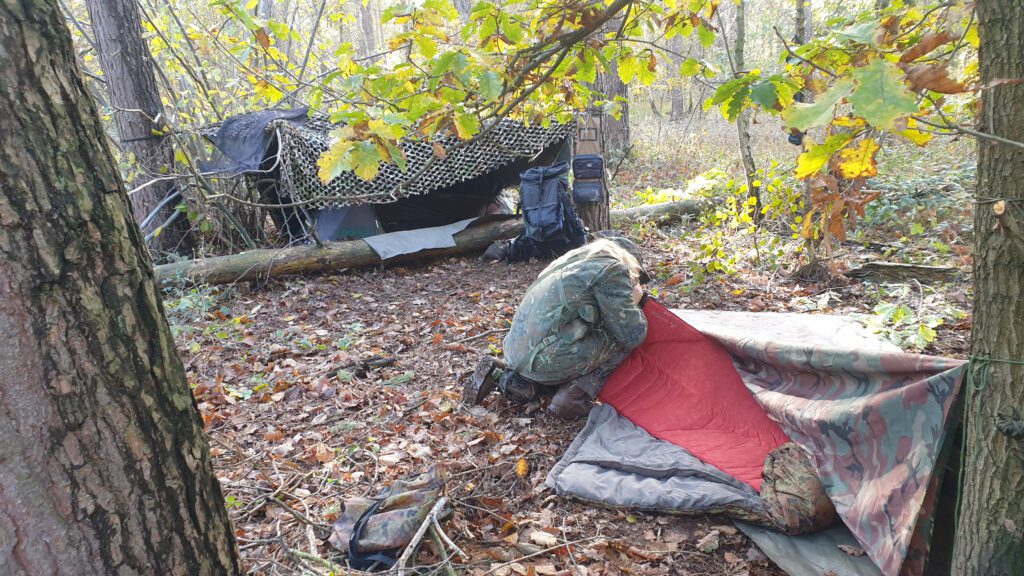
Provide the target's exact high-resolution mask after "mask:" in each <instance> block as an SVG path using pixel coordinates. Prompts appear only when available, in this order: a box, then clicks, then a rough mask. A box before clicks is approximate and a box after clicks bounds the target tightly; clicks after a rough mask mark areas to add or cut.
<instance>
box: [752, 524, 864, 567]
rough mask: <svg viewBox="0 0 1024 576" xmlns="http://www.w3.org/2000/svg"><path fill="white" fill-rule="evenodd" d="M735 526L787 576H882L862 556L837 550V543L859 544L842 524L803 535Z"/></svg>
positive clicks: (855, 546)
mask: <svg viewBox="0 0 1024 576" xmlns="http://www.w3.org/2000/svg"><path fill="white" fill-rule="evenodd" d="M736 526H737V527H738V528H739V529H740V530H743V533H744V534H746V535H747V536H749V537H750V539H751V540H753V541H754V544H756V545H757V547H758V548H760V549H761V551H762V552H764V553H765V555H767V556H768V557H769V558H771V559H772V561H773V562H775V564H776V565H777V566H778V567H779V568H782V569H783V570H785V571H786V574H789V576H824V575H825V574H829V573H832V574H835V575H836V576H882V573H881V572H880V571H879V570H878V567H877V566H875V565H874V564H872V563H871V559H870V558H868V557H867V556H866V555H863V554H862V555H860V556H852V555H850V554H847V553H845V552H841V551H840V549H839V545H840V544H843V545H846V546H851V547H853V548H859V547H860V544H858V543H857V540H856V539H855V538H854V537H853V534H851V533H850V529H849V528H847V527H846V526H842V525H840V526H836V527H835V528H831V529H829V530H826V531H824V532H819V533H817V534H809V535H807V536H787V535H786V534H780V533H779V532H772V531H771V530H768V529H767V528H762V527H760V526H754V525H753V524H747V523H746V522H736Z"/></svg>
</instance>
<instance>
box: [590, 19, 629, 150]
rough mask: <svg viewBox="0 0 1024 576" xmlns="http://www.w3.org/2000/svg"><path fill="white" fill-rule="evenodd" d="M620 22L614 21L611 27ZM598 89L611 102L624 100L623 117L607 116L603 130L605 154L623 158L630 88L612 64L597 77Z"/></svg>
mask: <svg viewBox="0 0 1024 576" xmlns="http://www.w3.org/2000/svg"><path fill="white" fill-rule="evenodd" d="M617 22H618V20H612V21H611V22H610V23H609V26H611V25H613V24H614V25H616V26H617V25H618V24H616V23H617ZM596 84H597V89H598V90H599V91H600V92H601V93H602V94H604V95H605V96H606V97H607V99H608V100H609V101H614V100H615V98H618V97H621V98H624V100H622V101H621V102H619V106H620V107H621V109H622V115H621V116H620V117H619V118H618V119H615V118H614V117H612V116H611V115H610V114H605V117H604V125H603V126H602V127H601V128H602V134H601V137H602V140H603V141H604V152H605V154H606V155H607V157H608V158H609V159H618V158H621V157H622V156H623V155H624V154H625V153H626V151H627V150H629V143H630V139H629V86H628V85H626V83H625V82H623V81H622V79H620V78H619V70H618V67H617V66H616V65H615V63H614V62H612V65H611V67H610V69H609V70H608V71H607V72H600V73H598V75H597V83H596Z"/></svg>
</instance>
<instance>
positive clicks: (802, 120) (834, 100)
mask: <svg viewBox="0 0 1024 576" xmlns="http://www.w3.org/2000/svg"><path fill="white" fill-rule="evenodd" d="M852 91H853V78H849V77H845V76H844V77H842V78H840V79H839V80H837V81H836V83H835V84H833V85H832V87H831V88H829V89H828V91H827V92H825V93H824V94H821V95H820V96H819V97H818V100H817V101H816V102H814V103H813V104H802V103H800V102H796V103H794V104H793V106H792V107H790V108H787V109H786V110H784V111H783V112H782V120H783V121H784V122H785V123H786V126H789V127H790V128H796V129H797V130H807V129H808V128H812V127H814V126H824V125H825V124H828V123H829V122H831V121H832V117H833V116H834V115H835V109H836V104H838V103H839V101H840V100H842V99H843V98H845V97H847V96H848V95H849V94H850V92H852Z"/></svg>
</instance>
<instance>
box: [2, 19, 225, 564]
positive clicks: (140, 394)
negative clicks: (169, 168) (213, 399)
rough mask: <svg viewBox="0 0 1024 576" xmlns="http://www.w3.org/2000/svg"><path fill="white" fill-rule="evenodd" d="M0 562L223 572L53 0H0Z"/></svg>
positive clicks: (215, 524) (105, 152)
mask: <svg viewBox="0 0 1024 576" xmlns="http://www.w3.org/2000/svg"><path fill="white" fill-rule="evenodd" d="M0 46H2V47H3V48H2V49H0V108H2V109H3V110H4V113H3V114H0V134H3V138H2V139H0V334H2V337H0V375H2V376H0V378H2V385H0V438H2V439H3V440H2V441H0V574H4V575H10V576H20V575H30V576H34V575H39V574H47V575H52V574H56V575H63V574H69V575H70V574H74V575H86V576H94V575H95V576H108V575H111V574H118V575H130V574H140V575H142V574H147V575H148V574H211V575H212V574H238V573H240V572H241V569H240V566H239V561H238V556H237V553H236V551H235V547H234V539H233V536H232V530H231V524H230V521H229V520H228V517H227V513H226V511H225V510H224V501H223V497H222V495H221V491H220V486H219V485H218V483H217V479H216V477H215V476H214V471H213V467H212V465H211V461H210V454H209V449H208V446H207V443H206V438H205V436H204V433H203V429H202V423H201V421H200V418H199V414H198V412H197V410H196V407H195V403H194V401H193V399H192V395H191V393H190V391H189V387H188V384H187V382H186V380H185V374H184V370H183V368H182V365H181V361H180V360H179V358H178V355H177V352H176V350H175V347H174V342H173V340H172V338H171V335H170V331H169V329H168V327H167V323H166V321H165V319H164V313H163V308H162V304H161V302H160V299H159V297H158V294H157V291H156V289H155V286H154V283H153V277H152V272H151V262H150V259H149V256H148V254H147V252H146V249H145V247H144V246H143V244H142V235H141V233H140V231H139V229H138V227H137V226H136V225H135V224H134V222H133V220H132V217H131V208H130V206H129V202H128V198H127V196H126V194H125V190H124V186H123V184H122V182H121V180H120V176H119V175H118V173H117V169H116V166H115V163H114V158H113V156H112V155H111V153H110V149H109V147H108V146H107V141H106V139H105V137H104V133H103V128H102V126H101V125H100V122H99V119H98V118H97V115H96V109H95V107H94V105H93V103H92V101H91V99H90V98H89V96H88V94H87V92H86V89H85V86H84V84H83V82H82V78H81V76H80V74H79V72H78V69H77V66H76V64H75V58H74V52H73V49H72V46H71V38H70V36H69V34H68V31H67V29H66V28H65V25H64V20H63V19H62V18H61V15H60V13H59V11H58V10H57V6H56V2H53V1H52V0H51V1H44V0H0Z"/></svg>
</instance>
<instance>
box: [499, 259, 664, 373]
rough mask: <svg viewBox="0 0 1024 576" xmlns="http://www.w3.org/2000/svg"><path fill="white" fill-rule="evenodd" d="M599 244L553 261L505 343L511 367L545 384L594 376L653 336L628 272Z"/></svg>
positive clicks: (526, 299)
mask: <svg viewBox="0 0 1024 576" xmlns="http://www.w3.org/2000/svg"><path fill="white" fill-rule="evenodd" d="M604 242H609V241H608V240H599V241H597V242H593V243H591V244H588V245H586V246H582V247H580V248H577V249H575V250H573V251H571V252H568V253H567V254H565V255H564V256H562V257H561V258H559V259H557V260H555V261H554V262H552V263H551V264H550V265H549V266H548V267H547V268H546V269H545V270H544V271H543V272H542V273H541V274H540V276H539V277H538V278H537V281H536V282H534V284H533V285H532V286H530V288H529V289H528V290H527V292H526V295H525V296H524V297H523V301H522V303H521V304H520V305H519V308H518V309H517V310H516V314H515V317H514V318H513V319H512V328H511V329H510V330H509V333H508V335H507V336H506V337H505V342H504V353H505V360H506V362H507V363H508V365H509V366H510V367H511V368H512V369H514V370H515V371H516V372H518V373H519V374H520V375H522V376H523V377H525V378H528V379H530V380H533V381H534V382H538V383H541V384H559V383H563V382H566V381H568V380H571V379H573V378H576V377H579V376H581V375H584V374H588V373H591V372H594V371H595V370H597V369H599V368H601V367H603V366H604V365H605V364H606V363H607V362H608V360H609V359H610V358H611V357H613V356H614V355H616V354H620V353H621V352H622V351H629V350H632V349H634V348H636V347H637V346H639V345H640V343H641V342H643V340H644V337H645V336H646V335H647V319H646V318H645V317H644V315H643V312H642V311H641V310H640V308H639V307H637V305H636V304H635V303H634V302H633V283H632V281H631V280H630V276H629V270H628V269H627V267H626V266H625V265H624V264H623V263H622V262H620V261H619V260H618V259H616V258H615V257H614V256H612V255H611V254H608V253H606V252H603V251H602V250H601V246H602V245H603V244H602V243H604Z"/></svg>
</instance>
